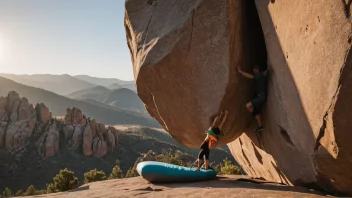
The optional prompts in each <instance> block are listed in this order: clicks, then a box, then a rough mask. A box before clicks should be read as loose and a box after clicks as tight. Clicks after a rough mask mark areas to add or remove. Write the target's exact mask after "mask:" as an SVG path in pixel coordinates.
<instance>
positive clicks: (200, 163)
mask: <svg viewBox="0 0 352 198" xmlns="http://www.w3.org/2000/svg"><path fill="white" fill-rule="evenodd" d="M202 163H203V160H201V159H198V168H197V169H196V171H199V170H200V167H201V166H202Z"/></svg>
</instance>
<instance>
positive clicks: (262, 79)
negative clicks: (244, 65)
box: [238, 65, 268, 132]
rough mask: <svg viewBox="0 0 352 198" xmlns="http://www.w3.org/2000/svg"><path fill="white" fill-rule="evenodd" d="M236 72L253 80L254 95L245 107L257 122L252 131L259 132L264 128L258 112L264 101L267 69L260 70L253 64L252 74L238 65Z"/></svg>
mask: <svg viewBox="0 0 352 198" xmlns="http://www.w3.org/2000/svg"><path fill="white" fill-rule="evenodd" d="M238 72H239V73H240V74H242V75H243V76H244V77H246V78H249V79H253V80H254V84H255V90H256V92H255V97H254V98H253V99H252V100H251V101H249V102H248V103H247V104H246V108H247V110H248V111H249V112H251V113H252V115H253V117H255V119H256V120H257V122H258V127H257V128H256V129H254V131H255V132H260V131H262V130H263V129H264V127H263V124H262V119H261V117H260V114H259V113H260V110H261V108H262V106H263V104H264V103H265V102H266V75H267V73H268V70H265V71H263V72H261V71H260V67H259V66H258V65H255V66H254V68H253V74H249V73H246V72H244V71H242V70H241V68H240V67H238Z"/></svg>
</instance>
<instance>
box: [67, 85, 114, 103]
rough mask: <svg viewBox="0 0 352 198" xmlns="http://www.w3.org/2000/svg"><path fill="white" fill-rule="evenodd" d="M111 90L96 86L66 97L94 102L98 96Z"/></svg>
mask: <svg viewBox="0 0 352 198" xmlns="http://www.w3.org/2000/svg"><path fill="white" fill-rule="evenodd" d="M110 91H111V90H110V89H108V88H106V87H103V86H97V87H92V88H88V89H83V90H79V91H76V92H73V93H70V94H68V95H67V97H69V98H72V99H77V100H83V99H92V100H95V99H96V98H97V97H98V96H100V95H102V94H105V93H107V92H110Z"/></svg>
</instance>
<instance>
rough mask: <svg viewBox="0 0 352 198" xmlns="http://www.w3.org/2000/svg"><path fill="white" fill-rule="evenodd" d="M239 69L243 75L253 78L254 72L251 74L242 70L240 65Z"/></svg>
mask: <svg viewBox="0 0 352 198" xmlns="http://www.w3.org/2000/svg"><path fill="white" fill-rule="evenodd" d="M237 70H238V72H239V73H240V74H242V76H244V77H246V78H250V79H253V75H252V74H249V73H246V72H244V71H242V70H241V68H240V67H238V68H237Z"/></svg>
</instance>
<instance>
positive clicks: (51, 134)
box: [36, 122, 60, 157]
mask: <svg viewBox="0 0 352 198" xmlns="http://www.w3.org/2000/svg"><path fill="white" fill-rule="evenodd" d="M57 125H58V123H56V122H53V123H49V124H48V125H47V129H45V131H46V132H44V133H43V134H42V135H41V136H40V138H39V140H38V141H37V142H36V147H37V151H38V153H39V154H40V155H43V156H45V157H52V156H54V155H55V154H56V153H57V152H58V151H59V140H60V131H59V130H60V129H59V127H58V126H57Z"/></svg>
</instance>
